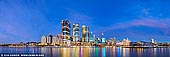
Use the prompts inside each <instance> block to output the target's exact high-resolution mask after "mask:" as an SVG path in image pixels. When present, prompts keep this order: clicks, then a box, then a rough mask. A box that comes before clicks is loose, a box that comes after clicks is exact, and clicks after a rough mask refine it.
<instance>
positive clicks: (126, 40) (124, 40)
mask: <svg viewBox="0 0 170 57" xmlns="http://www.w3.org/2000/svg"><path fill="white" fill-rule="evenodd" d="M130 42H131V41H130V40H129V39H128V38H127V39H123V45H124V46H130Z"/></svg>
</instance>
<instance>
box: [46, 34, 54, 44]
mask: <svg viewBox="0 0 170 57" xmlns="http://www.w3.org/2000/svg"><path fill="white" fill-rule="evenodd" d="M52 39H53V36H52V35H51V34H49V35H48V37H47V44H51V43H52Z"/></svg>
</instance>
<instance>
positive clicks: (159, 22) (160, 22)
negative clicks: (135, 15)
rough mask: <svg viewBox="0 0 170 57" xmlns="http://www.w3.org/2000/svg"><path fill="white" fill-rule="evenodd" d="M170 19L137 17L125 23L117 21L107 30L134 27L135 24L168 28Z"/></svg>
mask: <svg viewBox="0 0 170 57" xmlns="http://www.w3.org/2000/svg"><path fill="white" fill-rule="evenodd" d="M169 22H170V19H169V18H167V19H158V18H156V19H155V18H142V19H135V20H133V21H130V22H124V23H117V24H114V25H112V26H110V27H109V28H108V29H107V30H113V29H125V28H128V27H134V26H147V27H152V28H160V29H168V28H170V26H169V25H170V23H169Z"/></svg>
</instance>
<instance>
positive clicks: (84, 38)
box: [82, 25, 90, 42]
mask: <svg viewBox="0 0 170 57" xmlns="http://www.w3.org/2000/svg"><path fill="white" fill-rule="evenodd" d="M89 38H90V29H89V27H88V26H85V25H83V26H82V42H89Z"/></svg>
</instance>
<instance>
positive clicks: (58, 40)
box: [56, 34, 63, 45]
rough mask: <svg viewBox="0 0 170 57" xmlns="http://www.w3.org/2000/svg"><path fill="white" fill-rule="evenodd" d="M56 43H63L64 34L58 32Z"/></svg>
mask: <svg viewBox="0 0 170 57" xmlns="http://www.w3.org/2000/svg"><path fill="white" fill-rule="evenodd" d="M56 40H57V41H56V44H58V45H60V44H62V43H63V38H62V34H57V35H56Z"/></svg>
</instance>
